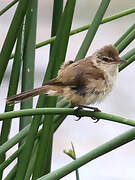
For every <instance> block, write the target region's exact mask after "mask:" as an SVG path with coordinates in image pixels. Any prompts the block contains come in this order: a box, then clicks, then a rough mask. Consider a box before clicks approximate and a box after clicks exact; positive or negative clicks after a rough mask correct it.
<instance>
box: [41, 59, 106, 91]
mask: <svg viewBox="0 0 135 180" xmlns="http://www.w3.org/2000/svg"><path fill="white" fill-rule="evenodd" d="M89 58H90V57H89ZM104 78H105V77H104V74H103V72H102V70H100V69H99V68H97V67H96V66H94V64H93V62H92V61H90V59H88V58H86V59H85V60H79V61H77V62H72V63H66V64H64V65H62V67H61V69H60V70H59V72H58V76H57V78H55V79H53V80H50V81H48V82H45V84H44V85H56V86H70V87H71V88H72V89H74V90H78V89H79V90H80V92H81V93H82V94H83V92H84V91H85V90H86V86H87V84H91V88H92V90H93V89H94V88H95V86H96V84H94V83H93V81H94V80H97V81H98V80H99V79H104Z"/></svg>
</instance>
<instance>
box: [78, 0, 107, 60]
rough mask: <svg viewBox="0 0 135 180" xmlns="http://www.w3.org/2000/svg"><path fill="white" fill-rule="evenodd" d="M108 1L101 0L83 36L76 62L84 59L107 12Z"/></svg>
mask: <svg viewBox="0 0 135 180" xmlns="http://www.w3.org/2000/svg"><path fill="white" fill-rule="evenodd" d="M109 3H110V0H108V1H106V0H102V1H101V3H100V6H99V8H98V10H97V12H96V15H95V17H94V19H93V21H92V23H91V26H90V27H89V29H88V32H87V34H86V36H85V39H84V40H83V42H82V45H81V47H80V49H79V51H78V53H77V56H76V58H75V59H76V60H78V59H82V58H84V57H85V55H86V53H87V51H88V49H89V47H90V45H91V43H92V41H93V39H94V37H95V34H96V32H97V30H98V27H99V25H100V24H101V22H102V18H103V16H104V14H105V12H106V10H107V7H108V6H109Z"/></svg>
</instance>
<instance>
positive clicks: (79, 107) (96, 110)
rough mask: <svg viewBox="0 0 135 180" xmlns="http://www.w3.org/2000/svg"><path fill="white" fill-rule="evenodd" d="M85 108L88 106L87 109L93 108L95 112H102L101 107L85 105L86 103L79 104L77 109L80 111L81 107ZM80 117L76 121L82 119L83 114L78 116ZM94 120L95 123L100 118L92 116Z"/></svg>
mask: <svg viewBox="0 0 135 180" xmlns="http://www.w3.org/2000/svg"><path fill="white" fill-rule="evenodd" d="M83 108H87V109H91V110H93V112H101V110H100V109H98V108H97V107H91V106H85V105H77V109H76V111H79V110H80V109H83ZM78 117H79V118H78V119H77V120H76V121H79V120H80V119H81V116H78ZM91 118H92V119H93V120H96V121H95V122H94V123H97V122H98V121H99V120H100V119H98V118H95V117H91Z"/></svg>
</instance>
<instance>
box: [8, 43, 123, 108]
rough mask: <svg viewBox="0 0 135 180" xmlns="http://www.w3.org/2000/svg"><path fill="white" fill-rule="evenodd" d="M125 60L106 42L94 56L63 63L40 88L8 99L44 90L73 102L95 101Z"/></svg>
mask: <svg viewBox="0 0 135 180" xmlns="http://www.w3.org/2000/svg"><path fill="white" fill-rule="evenodd" d="M122 62H123V61H122V60H121V59H120V57H119V54H118V51H117V50H116V48H115V47H114V46H112V45H108V46H104V47H103V48H101V49H100V50H97V51H96V52H95V53H94V54H93V55H92V56H89V57H87V58H84V59H81V60H79V61H76V62H73V61H69V62H67V63H65V64H63V65H62V66H61V68H60V70H59V72H58V75H57V77H56V78H55V79H53V80H50V81H48V82H45V83H44V85H43V86H42V87H40V88H36V89H32V90H29V91H26V92H23V93H20V94H17V95H15V96H12V97H9V98H7V102H8V103H14V102H19V101H22V100H24V99H27V98H29V97H33V96H36V95H39V94H41V93H45V94H48V95H52V96H63V97H64V98H66V99H67V100H69V102H71V103H72V104H73V105H88V104H91V103H95V102H97V101H100V100H102V99H103V98H104V97H105V96H106V95H107V94H108V93H109V92H110V91H111V90H112V87H113V84H114V81H115V79H116V75H117V72H118V65H119V64H121V63H122Z"/></svg>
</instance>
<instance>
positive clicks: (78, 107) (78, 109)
mask: <svg viewBox="0 0 135 180" xmlns="http://www.w3.org/2000/svg"><path fill="white" fill-rule="evenodd" d="M76 107H77V108H76V109H75V112H76V114H77V115H76V116H77V117H78V119H76V120H75V121H79V120H80V119H81V118H82V116H80V115H78V112H79V111H80V110H81V109H83V108H82V107H81V106H79V105H77V106H76Z"/></svg>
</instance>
